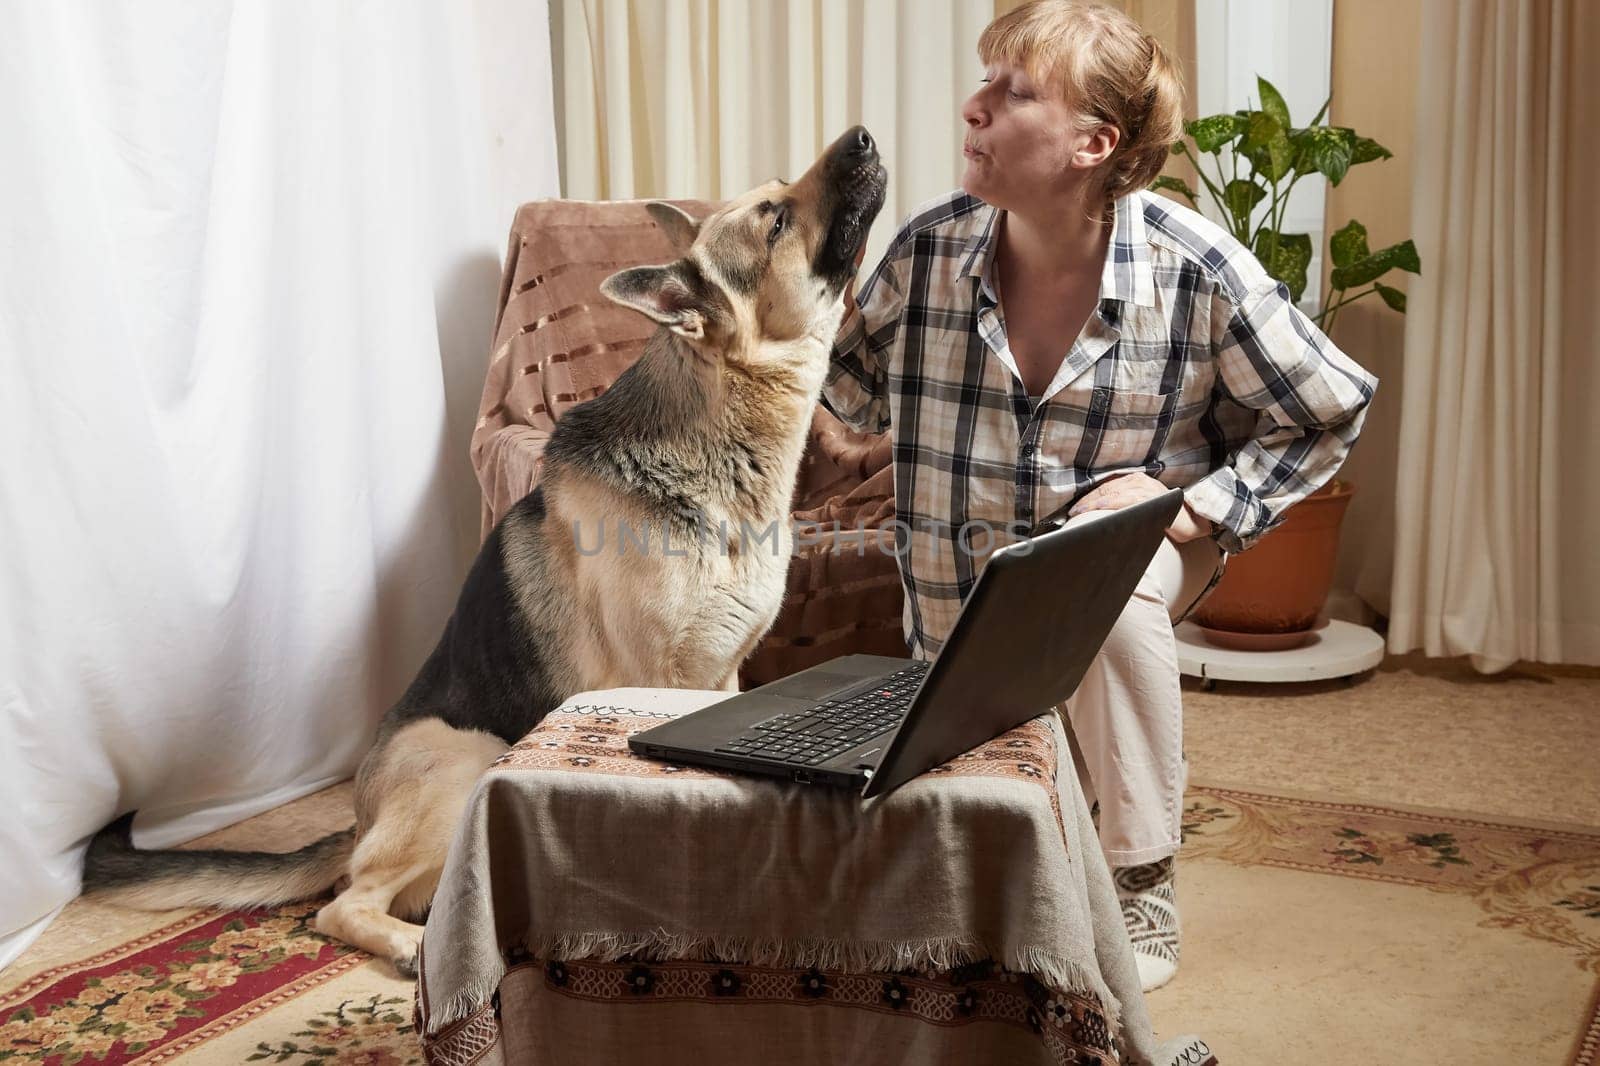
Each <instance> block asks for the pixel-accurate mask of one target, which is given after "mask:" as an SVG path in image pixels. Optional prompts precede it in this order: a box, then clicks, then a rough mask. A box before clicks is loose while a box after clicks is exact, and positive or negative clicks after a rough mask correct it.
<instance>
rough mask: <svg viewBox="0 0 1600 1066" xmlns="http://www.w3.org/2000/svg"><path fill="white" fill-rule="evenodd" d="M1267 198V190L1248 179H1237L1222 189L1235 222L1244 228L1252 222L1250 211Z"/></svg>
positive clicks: (1223, 196) (1224, 199) (1223, 198)
mask: <svg viewBox="0 0 1600 1066" xmlns="http://www.w3.org/2000/svg"><path fill="white" fill-rule="evenodd" d="M1266 198H1267V190H1266V189H1263V188H1262V187H1261V186H1260V185H1257V184H1256V183H1255V182H1253V181H1250V180H1248V179H1246V178H1235V179H1234V180H1232V181H1230V182H1228V184H1227V185H1225V186H1223V188H1222V200H1223V203H1225V204H1227V205H1228V212H1229V213H1230V214H1232V215H1233V217H1234V220H1235V221H1236V222H1237V223H1238V224H1239V225H1240V226H1244V225H1246V224H1248V223H1249V221H1250V211H1251V209H1253V208H1254V207H1255V206H1256V204H1259V203H1260V202H1261V201H1262V200H1265V199H1266Z"/></svg>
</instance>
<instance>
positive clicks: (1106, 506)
mask: <svg viewBox="0 0 1600 1066" xmlns="http://www.w3.org/2000/svg"><path fill="white" fill-rule="evenodd" d="M1166 491H1167V487H1166V486H1165V485H1163V484H1162V483H1161V482H1159V481H1157V480H1156V479H1155V478H1153V477H1151V476H1150V475H1149V474H1142V473H1133V474H1122V475H1120V476H1118V477H1114V478H1112V479H1111V480H1110V481H1105V482H1102V483H1100V484H1099V485H1096V486H1095V487H1094V488H1093V489H1090V490H1089V491H1088V492H1087V493H1085V494H1084V497H1083V499H1081V500H1079V501H1078V502H1077V503H1075V504H1073V505H1072V509H1071V510H1069V511H1068V512H1067V514H1068V515H1073V516H1076V515H1080V514H1083V513H1084V512H1085V511H1120V510H1122V509H1123V508H1124V507H1132V506H1133V505H1134V504H1136V503H1142V502H1143V501H1145V500H1148V499H1151V498H1153V497H1156V496H1160V495H1161V494H1162V493H1164V492H1166ZM1212 528H1213V527H1212V525H1211V523H1210V522H1209V521H1208V520H1206V519H1204V518H1201V517H1200V516H1199V515H1197V514H1195V513H1194V512H1193V511H1191V510H1189V505H1188V504H1187V503H1185V504H1184V505H1183V507H1182V508H1180V509H1179V511H1178V517H1177V518H1175V519H1173V521H1172V525H1170V526H1168V527H1167V536H1168V537H1170V538H1171V539H1172V540H1173V541H1175V542H1176V543H1178V544H1183V543H1185V542H1187V541H1191V540H1195V539H1197V538H1200V537H1208V536H1210V535H1211V531H1212Z"/></svg>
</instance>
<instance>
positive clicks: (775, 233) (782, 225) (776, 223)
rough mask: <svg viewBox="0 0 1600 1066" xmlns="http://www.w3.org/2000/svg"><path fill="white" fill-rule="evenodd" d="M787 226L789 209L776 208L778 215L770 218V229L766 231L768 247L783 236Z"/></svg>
mask: <svg viewBox="0 0 1600 1066" xmlns="http://www.w3.org/2000/svg"><path fill="white" fill-rule="evenodd" d="M788 225H789V209H788V208H787V207H780V208H778V213H777V214H776V215H773V216H772V229H770V230H768V231H767V244H768V246H770V245H771V244H772V243H773V242H774V241H776V240H777V239H778V238H779V237H780V236H782V235H783V231H784V230H785V229H787V228H788Z"/></svg>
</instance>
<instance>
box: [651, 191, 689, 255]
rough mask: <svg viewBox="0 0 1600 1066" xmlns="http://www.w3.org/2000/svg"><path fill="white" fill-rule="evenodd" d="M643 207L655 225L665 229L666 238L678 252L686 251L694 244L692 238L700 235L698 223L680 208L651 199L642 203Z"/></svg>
mask: <svg viewBox="0 0 1600 1066" xmlns="http://www.w3.org/2000/svg"><path fill="white" fill-rule="evenodd" d="M644 209H645V210H646V211H648V212H650V217H651V218H653V219H655V220H656V225H658V226H660V227H661V228H662V229H663V230H665V231H666V234H667V240H669V241H671V242H672V247H673V248H675V249H676V250H677V251H678V252H679V253H680V254H681V253H683V252H687V251H688V250H689V248H690V246H692V245H693V244H694V239H695V238H696V237H698V236H700V223H698V222H696V221H695V220H694V219H693V218H691V217H689V215H688V214H686V213H685V212H684V211H683V209H682V208H679V207H675V206H673V205H672V204H669V203H664V202H662V201H660V200H652V201H650V202H649V203H647V204H645V205H644Z"/></svg>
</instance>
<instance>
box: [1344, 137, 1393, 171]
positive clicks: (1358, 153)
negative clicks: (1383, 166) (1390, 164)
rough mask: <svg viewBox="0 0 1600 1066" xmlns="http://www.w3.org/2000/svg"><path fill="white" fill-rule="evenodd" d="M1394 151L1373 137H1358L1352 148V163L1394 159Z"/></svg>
mask: <svg viewBox="0 0 1600 1066" xmlns="http://www.w3.org/2000/svg"><path fill="white" fill-rule="evenodd" d="M1393 158H1394V153H1393V152H1391V151H1389V149H1387V148H1385V147H1384V146H1383V145H1381V144H1379V143H1378V142H1377V141H1375V140H1373V139H1372V138H1371V137H1357V138H1356V143H1355V145H1354V146H1353V147H1352V148H1351V150H1350V164H1351V165H1352V166H1354V165H1355V164H1357V163H1370V162H1372V161H1373V160H1374V159H1393Z"/></svg>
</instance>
